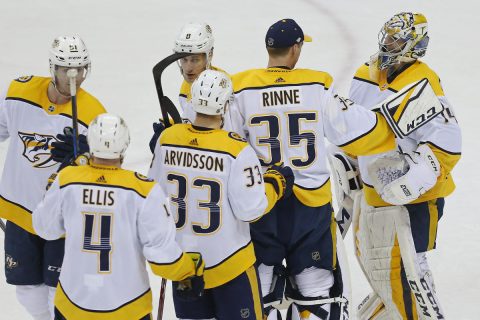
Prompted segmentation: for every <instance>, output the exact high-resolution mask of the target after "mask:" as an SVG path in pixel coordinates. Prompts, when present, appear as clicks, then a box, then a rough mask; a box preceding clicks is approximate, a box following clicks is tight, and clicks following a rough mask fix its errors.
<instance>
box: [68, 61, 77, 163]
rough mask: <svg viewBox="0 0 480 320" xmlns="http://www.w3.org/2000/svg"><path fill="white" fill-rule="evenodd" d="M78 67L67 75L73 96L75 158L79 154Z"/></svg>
mask: <svg viewBox="0 0 480 320" xmlns="http://www.w3.org/2000/svg"><path fill="white" fill-rule="evenodd" d="M77 75H78V70H77V69H74V68H72V69H68V71H67V77H68V79H69V80H70V96H71V97H72V129H73V135H72V136H73V160H74V161H75V159H76V158H77V156H78V149H79V146H78V115H77Z"/></svg>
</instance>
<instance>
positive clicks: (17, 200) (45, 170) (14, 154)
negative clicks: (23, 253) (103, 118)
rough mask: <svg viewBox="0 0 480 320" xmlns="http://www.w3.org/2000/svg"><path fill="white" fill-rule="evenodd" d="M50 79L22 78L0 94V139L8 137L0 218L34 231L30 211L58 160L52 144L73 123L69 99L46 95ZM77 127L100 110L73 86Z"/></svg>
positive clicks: (84, 127) (84, 126) (84, 125)
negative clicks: (62, 100) (52, 98)
mask: <svg viewBox="0 0 480 320" xmlns="http://www.w3.org/2000/svg"><path fill="white" fill-rule="evenodd" d="M50 82H51V79H50V78H45V77H35V76H30V77H21V78H18V79H16V80H14V81H12V83H11V84H10V87H9V88H8V91H7V92H6V94H4V95H3V96H1V97H0V141H5V140H6V139H7V138H10V143H9V145H8V151H7V156H6V159H5V166H4V168H3V174H2V180H1V182H0V217H1V218H5V219H7V220H10V221H12V222H13V223H15V224H17V225H19V226H20V227H22V228H23V229H25V230H27V231H29V232H31V233H34V231H33V228H32V216H31V212H32V210H33V209H35V207H36V206H37V204H38V203H39V202H40V200H42V198H43V195H44V194H45V191H46V190H45V187H46V184H47V180H48V177H49V176H50V175H51V174H52V173H54V172H55V171H57V169H58V167H59V164H58V163H57V162H55V161H53V160H52V156H51V153H50V149H51V144H52V142H54V141H57V140H56V135H57V134H59V133H62V132H63V128H64V127H67V126H70V127H71V126H72V119H71V114H72V107H71V103H66V104H64V105H56V104H53V103H51V102H50V101H49V99H48V96H47V89H48V85H49V84H50ZM77 104H78V120H79V121H78V128H79V132H80V133H83V134H86V131H87V126H88V124H89V123H90V121H92V120H93V119H94V118H95V117H96V116H97V115H98V114H101V113H104V112H105V109H104V108H103V106H102V105H101V104H100V102H99V101H98V100H97V99H95V98H94V97H93V96H91V95H90V94H89V93H87V92H86V91H84V90H83V89H79V90H78V94H77Z"/></svg>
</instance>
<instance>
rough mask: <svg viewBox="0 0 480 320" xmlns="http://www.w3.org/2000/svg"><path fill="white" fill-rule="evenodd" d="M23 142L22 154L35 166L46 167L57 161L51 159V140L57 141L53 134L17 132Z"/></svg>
mask: <svg viewBox="0 0 480 320" xmlns="http://www.w3.org/2000/svg"><path fill="white" fill-rule="evenodd" d="M18 136H19V137H20V140H22V143H23V156H24V157H25V158H26V159H27V160H28V161H30V162H31V163H32V165H33V167H35V168H48V167H51V166H53V165H56V164H57V163H58V162H56V161H54V160H53V159H52V154H51V153H50V148H51V145H52V142H54V141H58V140H57V139H56V138H55V137H54V136H51V135H47V134H39V133H27V132H20V131H19V132H18Z"/></svg>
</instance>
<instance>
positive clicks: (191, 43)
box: [173, 23, 214, 67]
mask: <svg viewBox="0 0 480 320" xmlns="http://www.w3.org/2000/svg"><path fill="white" fill-rule="evenodd" d="M213 42H214V40H213V34H212V28H210V26H209V25H208V24H206V23H187V24H186V25H184V26H183V28H182V30H181V31H180V33H179V34H178V36H177V39H176V40H175V46H174V48H173V51H174V52H177V53H181V52H187V53H204V54H205V55H206V57H207V67H209V66H210V62H211V60H212V54H213Z"/></svg>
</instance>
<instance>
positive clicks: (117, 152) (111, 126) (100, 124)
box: [87, 113, 130, 159]
mask: <svg viewBox="0 0 480 320" xmlns="http://www.w3.org/2000/svg"><path fill="white" fill-rule="evenodd" d="M87 140H88V145H89V147H90V154H91V155H92V156H94V157H97V158H101V159H123V157H124V155H125V151H126V150H127V148H128V145H129V144H130V133H129V131H128V127H127V124H126V123H125V121H124V120H123V119H122V118H121V117H119V116H116V115H113V114H108V113H103V114H101V115H98V116H97V117H96V118H95V119H93V121H92V122H91V123H90V125H89V126H88V134H87Z"/></svg>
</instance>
